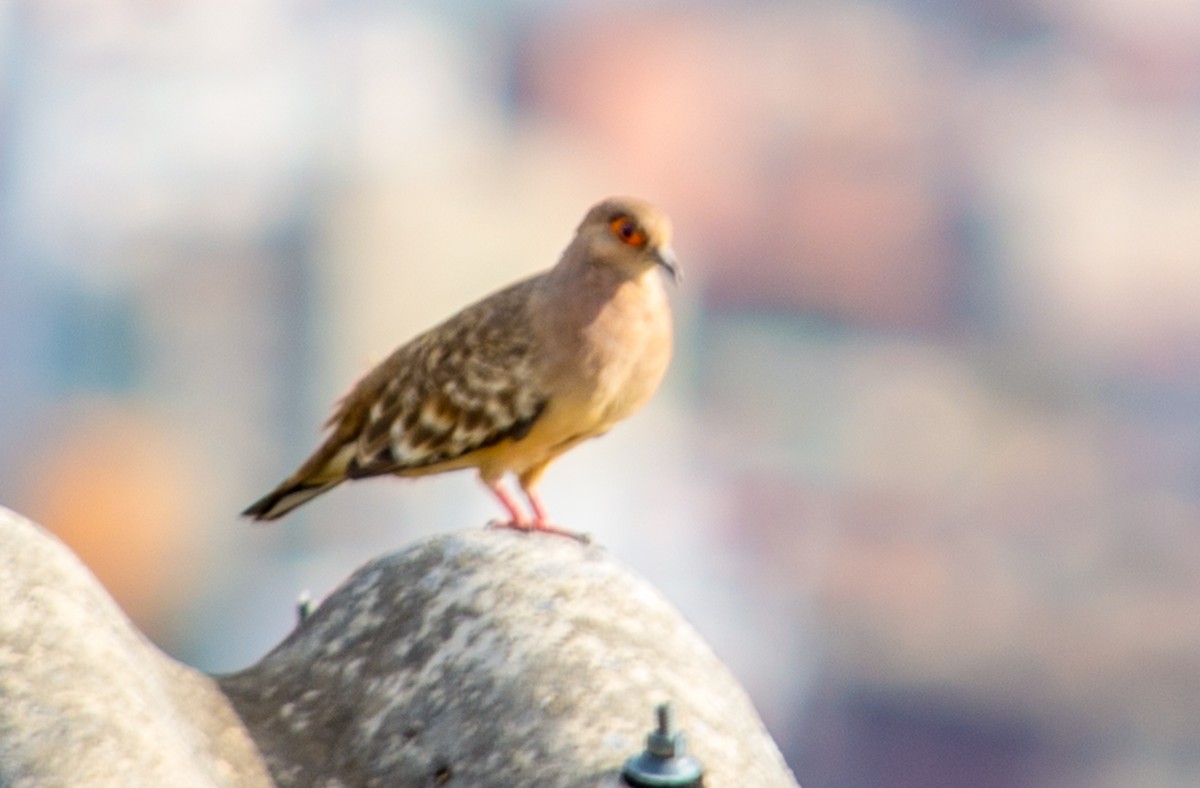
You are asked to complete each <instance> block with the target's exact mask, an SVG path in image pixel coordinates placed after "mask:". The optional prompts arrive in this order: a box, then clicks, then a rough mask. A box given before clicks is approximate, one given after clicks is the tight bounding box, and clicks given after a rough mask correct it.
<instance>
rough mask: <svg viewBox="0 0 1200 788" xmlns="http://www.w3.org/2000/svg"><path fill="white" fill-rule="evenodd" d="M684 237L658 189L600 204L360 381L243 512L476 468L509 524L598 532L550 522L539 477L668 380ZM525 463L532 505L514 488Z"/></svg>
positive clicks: (280, 510) (262, 512) (524, 482)
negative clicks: (520, 270) (312, 443)
mask: <svg viewBox="0 0 1200 788" xmlns="http://www.w3.org/2000/svg"><path fill="white" fill-rule="evenodd" d="M671 233H672V230H671V222H670V220H669V219H668V218H667V217H666V215H665V214H664V213H663V212H662V211H661V210H659V209H658V208H657V207H655V206H654V205H653V204H651V203H649V202H646V201H644V200H641V199H637V198H633V197H610V198H608V199H605V200H602V201H601V202H599V203H597V204H595V205H594V206H592V207H591V208H590V209H589V210H588V211H587V213H586V215H585V216H584V218H583V220H582V221H581V222H580V223H579V225H578V227H577V228H576V231H575V235H574V237H573V238H572V240H571V241H570V243H569V244H568V245H567V247H566V248H565V250H564V251H563V252H562V255H561V256H560V257H559V259H558V262H557V263H556V264H555V265H554V266H553V267H551V268H549V269H547V270H545V271H542V272H541V273H538V274H534V275H532V276H529V277H527V278H525V279H522V280H519V281H517V282H515V283H514V284H511V285H509V286H507V287H505V288H503V289H501V290H498V291H496V292H494V293H492V294H491V295H489V296H487V297H485V298H483V299H481V300H479V301H476V302H475V303H473V304H471V305H469V306H467V307H465V308H464V309H462V310H461V311H460V312H458V313H457V314H455V315H453V316H452V317H450V318H448V319H447V320H445V321H444V322H442V323H440V324H438V325H436V326H434V327H433V328H431V329H429V330H428V331H426V332H424V333H422V334H419V335H418V336H416V337H415V338H413V339H412V340H410V341H409V342H408V343H406V344H403V345H401V346H400V347H398V348H396V349H395V350H394V351H393V352H392V353H391V355H389V356H388V357H387V358H385V359H384V360H383V361H382V362H380V363H379V364H378V365H377V366H376V367H374V368H373V369H371V370H370V371H369V372H367V374H366V375H364V376H363V377H362V378H361V379H359V381H358V382H357V383H356V384H355V385H354V386H353V387H352V388H351V389H350V391H349V393H347V394H346V395H345V396H344V397H343V398H342V399H341V400H340V401H339V402H337V403H336V405H335V406H334V409H333V413H332V415H331V416H330V417H329V419H328V421H327V422H326V423H325V430H326V431H327V432H328V435H327V437H326V438H325V440H324V442H323V443H321V445H320V447H319V448H317V450H316V451H315V452H313V454H312V455H311V456H310V457H309V458H308V459H307V460H306V461H305V462H304V463H302V464H301V465H300V467H299V468H298V469H297V470H296V471H295V473H293V474H292V475H291V476H289V477H288V478H287V479H285V480H284V481H282V482H281V483H280V484H279V485H278V486H277V487H275V489H273V490H272V491H271V492H269V493H267V494H266V495H265V496H263V497H262V498H260V499H259V500H258V501H256V502H255V503H253V504H251V505H250V506H249V507H248V508H247V509H246V510H245V511H244V512H243V513H242V514H243V515H245V516H247V517H250V518H253V519H255V520H275V519H278V518H280V517H282V516H283V515H285V514H287V513H288V512H290V511H292V510H293V509H295V508H296V507H298V506H300V505H302V504H304V503H307V502H308V501H310V500H312V499H313V498H315V497H316V496H318V495H321V494H323V493H325V492H328V491H329V490H331V489H333V488H334V487H337V486H338V485H340V484H341V483H342V482H345V481H352V480H358V479H365V478H368V477H374V476H387V475H392V476H400V477H415V476H425V475H429V474H435V473H443V472H446V471H454V470H460V469H468V468H474V469H476V470H477V472H478V474H479V478H480V480H481V481H482V482H483V484H484V485H485V486H486V487H487V488H488V489H489V490H490V491H491V492H492V494H493V495H495V497H496V499H497V500H498V501H499V503H500V505H501V507H502V508H503V509H504V512H505V515H506V516H507V519H506V520H500V521H494V522H493V523H492V524H493V525H498V526H504V527H509V528H514V529H517V530H520V531H526V532H547V533H554V534H561V535H564V536H572V537H576V538H582V536H581V535H580V534H578V533H575V532H574V531H570V530H568V529H565V528H562V527H560V526H558V525H555V524H553V523H552V522H551V521H550V519H549V517H548V515H547V513H546V508H545V505H544V504H543V502H542V500H541V497H540V495H539V493H538V483H539V482H540V480H541V478H542V474H543V473H544V472H545V470H546V468H547V466H549V464H550V463H551V462H552V461H554V460H555V459H556V458H557V457H559V456H560V455H562V454H563V453H564V452H566V451H568V450H569V449H572V448H574V447H575V446H577V445H579V444H580V443H583V442H584V441H587V440H589V439H591V438H595V437H598V436H600V435H603V434H604V433H605V432H607V431H608V430H609V429H610V428H612V427H613V426H614V425H615V424H617V423H618V422H620V421H622V420H624V419H625V418H627V417H628V416H630V415H632V414H633V413H634V412H635V411H637V410H638V409H640V408H641V407H642V406H643V405H645V404H646V402H647V401H648V400H649V399H650V398H651V397H652V396H653V394H654V392H655V391H656V390H657V389H658V386H659V384H660V383H661V381H662V379H663V376H664V375H665V373H666V371H667V367H668V365H669V363H670V359H671V353H672V344H673V327H672V318H671V310H670V305H669V302H668V296H667V290H666V287H665V281H666V280H667V279H669V280H671V281H672V282H677V281H679V279H680V276H681V269H680V266H679V263H678V261H677V259H676V256H675V252H674V250H673V249H672V246H671ZM664 274H665V276H664ZM510 475H511V476H513V477H515V479H516V483H517V486H518V487H519V489H520V491H521V492H522V493H523V495H524V497H525V500H526V502H527V503H528V511H525V510H523V508H522V506H521V505H520V504H519V502H518V500H517V498H516V497H514V495H513V494H512V493H511V492H510V491H509V489H507V488H506V487H505V485H504V482H505V479H506V477H508V476H510Z"/></svg>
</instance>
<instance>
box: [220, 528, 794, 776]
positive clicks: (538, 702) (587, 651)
mask: <svg viewBox="0 0 1200 788" xmlns="http://www.w3.org/2000/svg"><path fill="white" fill-rule="evenodd" d="M220 682H221V684H222V686H223V687H224V689H225V691H226V692H227V694H228V695H229V697H230V698H231V699H232V701H233V703H234V705H235V707H236V708H237V710H238V712H239V713H240V714H241V715H242V718H243V719H244V721H245V722H246V725H247V726H248V727H249V729H250V731H251V734H252V735H253V736H254V737H255V739H256V741H257V742H258V745H259V749H260V751H261V752H262V753H263V755H264V756H265V757H266V759H267V762H268V764H269V766H270V769H271V772H272V774H273V775H274V777H275V779H276V780H277V781H278V782H279V784H280V785H284V786H328V787H332V786H372V785H376V786H423V785H430V786H435V785H460V786H472V787H473V788H474V787H475V786H505V787H508V786H534V785H536V786H542V787H544V788H548V787H550V786H596V785H601V786H616V785H619V784H620V782H619V776H618V775H619V771H620V767H621V765H622V764H623V763H624V761H625V759H626V758H627V757H628V756H630V755H632V754H634V753H636V752H638V751H640V750H641V748H642V746H643V742H644V739H645V734H646V732H647V730H648V728H649V727H650V726H651V723H652V721H653V708H654V706H655V704H657V703H659V702H661V701H663V700H666V699H671V700H673V701H674V703H675V705H676V709H677V714H678V719H679V724H680V726H681V727H682V728H683V729H684V730H685V731H686V734H687V737H688V742H689V751H690V752H691V753H692V754H693V755H695V756H697V757H698V758H699V759H700V760H701V761H703V763H704V764H705V767H706V775H705V781H704V784H705V786H707V788H724V787H726V786H729V787H732V786H755V787H756V788H773V787H774V786H794V785H795V784H796V783H795V780H794V779H793V777H792V776H791V774H790V772H789V771H788V769H787V767H786V766H785V764H784V762H783V760H782V758H781V757H780V755H779V752H778V750H777V749H776V747H775V744H774V742H773V741H772V740H771V739H770V737H769V736H768V735H767V733H766V731H765V729H764V728H763V725H762V722H761V720H760V719H759V717H758V715H757V713H756V712H755V710H754V709H753V707H752V706H751V704H750V702H749V700H748V699H747V697H746V695H745V693H744V692H743V690H742V689H741V687H740V686H739V685H738V684H737V682H736V681H735V680H734V679H733V677H732V676H731V675H730V674H729V672H728V670H727V669H726V668H725V667H724V665H722V664H721V662H720V661H719V660H717V658H716V657H715V656H714V655H713V653H712V652H711V651H710V649H709V648H708V647H707V646H706V645H705V644H704V643H703V641H701V639H700V638H699V636H698V635H697V634H696V633H695V631H694V630H693V629H692V628H691V627H690V626H689V625H688V624H687V623H686V622H685V621H683V619H682V618H681V617H680V616H679V614H678V613H677V612H676V611H675V610H674V609H673V608H672V607H671V605H670V604H668V603H667V602H666V600H665V599H664V598H663V597H662V596H661V595H660V594H659V593H658V592H657V591H656V590H655V589H653V588H652V587H651V586H650V585H648V584H647V583H646V582H644V581H642V580H640V579H639V578H637V577H636V576H634V575H632V574H631V573H630V572H629V571H628V570H626V569H624V568H623V567H622V566H620V565H619V564H618V563H616V562H615V561H613V560H612V559H611V558H609V557H608V555H607V554H606V553H605V552H604V550H602V549H601V548H599V547H594V546H584V545H581V544H578V543H576V542H573V541H571V540H569V539H564V538H562V537H555V536H545V535H526V534H519V533H515V532H509V531H471V532H467V533H459V534H452V535H448V536H442V537H437V538H434V539H431V540H429V541H427V542H424V543H422V544H419V545H417V546H416V547H414V548H412V549H409V550H406V551H404V552H401V553H397V554H394V555H390V556H386V557H384V558H380V559H378V560H376V561H374V562H372V563H370V564H368V565H367V566H365V567H363V568H362V569H361V570H359V571H358V572H357V573H355V575H354V576H353V577H351V578H350V580H348V581H347V582H346V583H345V584H344V585H343V586H342V587H341V588H340V589H339V590H337V591H336V592H334V593H333V594H332V595H331V596H330V597H329V599H327V600H326V601H325V602H324V603H323V604H322V605H321V607H320V608H319V609H318V610H317V611H316V612H315V613H314V614H313V615H312V617H311V618H309V619H308V620H307V621H306V622H305V623H304V624H303V625H301V626H300V627H299V628H298V630H297V631H296V632H294V633H292V635H291V636H290V637H288V638H287V639H286V640H285V641H284V642H283V643H282V644H281V645H280V646H279V647H278V648H276V649H275V650H274V651H273V652H272V653H270V654H269V655H267V656H266V657H265V658H264V659H263V660H261V661H260V662H259V663H258V664H257V665H255V666H253V667H251V668H249V669H248V670H245V671H243V672H241V673H237V674H233V675H229V676H225V677H223V678H221V679H220Z"/></svg>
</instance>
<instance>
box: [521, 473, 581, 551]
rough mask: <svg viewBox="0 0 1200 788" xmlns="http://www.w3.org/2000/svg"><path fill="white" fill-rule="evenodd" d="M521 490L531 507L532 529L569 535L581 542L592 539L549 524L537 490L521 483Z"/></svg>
mask: <svg viewBox="0 0 1200 788" xmlns="http://www.w3.org/2000/svg"><path fill="white" fill-rule="evenodd" d="M521 490H522V491H523V492H524V493H525V497H526V498H528V499H529V506H530V507H531V508H532V509H533V523H532V524H531V526H532V528H533V530H535V531H544V532H545V533H550V534H558V535H559V536H569V537H571V538H572V539H578V540H579V541H581V542H590V541H592V539H591V537H590V536H588V535H587V534H581V533H577V532H575V531H568V530H567V529H566V528H559V527H558V526H557V525H551V524H550V522H549V518H548V517H547V516H546V507H545V505H544V504H543V503H542V498H541V496H540V495H538V494H537V490H536V489H535V488H534V487H532V486H529V487H526V486H525V485H521Z"/></svg>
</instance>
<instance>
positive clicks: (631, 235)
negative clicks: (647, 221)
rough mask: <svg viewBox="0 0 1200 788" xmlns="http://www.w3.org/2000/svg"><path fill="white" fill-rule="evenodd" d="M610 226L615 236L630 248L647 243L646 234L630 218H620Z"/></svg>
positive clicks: (614, 220)
mask: <svg viewBox="0 0 1200 788" xmlns="http://www.w3.org/2000/svg"><path fill="white" fill-rule="evenodd" d="M608 226H609V229H611V230H612V233H613V235H615V236H617V237H618V238H620V239H621V242H622V243H625V244H628V245H629V246H642V245H643V244H645V243H646V234H645V233H644V232H642V230H641V229H640V228H639V227H638V226H637V223H636V222H635V221H633V219H630V218H629V217H628V216H618V217H617V218H616V219H613V220H612V221H611V222H609V224H608Z"/></svg>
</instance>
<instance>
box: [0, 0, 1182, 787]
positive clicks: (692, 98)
mask: <svg viewBox="0 0 1200 788" xmlns="http://www.w3.org/2000/svg"><path fill="white" fill-rule="evenodd" d="M611 193H630V194H636V195H639V196H643V197H646V198H648V199H651V200H653V201H655V202H657V203H659V204H660V205H661V206H662V207H663V208H664V209H666V210H667V212H668V213H669V214H670V215H671V216H672V217H673V218H674V221H675V226H676V244H675V245H676V249H677V251H678V253H679V255H680V258H681V260H682V261H683V263H684V266H685V269H686V272H687V278H686V279H685V281H684V282H683V284H682V285H681V286H680V287H678V288H675V290H674V292H673V296H672V297H673V299H674V304H675V307H676V316H677V324H678V328H679V337H680V341H679V348H678V354H677V357H676V361H675V364H674V366H673V368H672V371H671V373H670V376H669V378H668V380H667V382H666V384H665V386H664V389H663V390H662V391H661V392H660V394H659V395H658V397H657V398H656V399H655V401H654V402H653V403H652V404H651V405H650V406H649V407H648V408H647V409H646V410H645V411H643V412H642V413H640V414H639V415H637V416H636V417H634V418H633V419H632V420H630V421H629V422H627V423H626V424H625V425H623V426H621V427H619V428H618V429H616V430H614V431H613V432H612V433H610V434H609V435H608V436H606V437H605V438H604V439H603V440H600V441H595V442H592V443H590V444H588V445H585V446H583V447H581V448H579V449H577V450H576V451H574V452H573V453H571V454H569V455H567V456H566V457H565V458H564V459H563V460H562V461H561V462H559V463H558V464H557V465H555V466H554V467H552V468H551V470H550V471H549V473H548V474H547V477H546V480H545V484H544V494H545V497H546V500H547V504H548V506H549V507H550V509H551V511H552V512H554V513H555V514H556V516H557V519H558V520H559V521H560V522H561V523H562V524H564V525H567V526H569V527H571V528H575V529H578V530H584V531H591V532H592V533H593V534H594V535H595V536H596V538H597V540H598V541H599V542H600V543H601V544H603V545H605V546H606V547H607V548H608V549H609V550H610V551H611V552H612V553H613V554H614V555H615V556H616V557H617V558H619V559H620V560H621V561H623V562H625V563H626V564H629V565H631V566H632V567H634V568H635V569H636V570H637V571H639V572H641V573H642V574H644V575H646V576H647V577H649V578H650V579H651V580H652V581H653V582H654V583H656V584H657V585H658V586H659V587H660V588H661V589H663V591H664V593H666V594H667V596H668V597H669V598H670V599H671V600H672V601H673V602H674V603H675V604H676V605H678V606H679V607H680V608H681V609H682V610H683V611H684V613H685V614H686V615H687V616H688V618H689V619H690V620H691V621H693V622H694V624H695V625H696V627H697V628H698V629H699V630H700V631H701V632H702V634H703V635H704V636H705V637H706V638H707V639H708V641H709V642H710V643H711V644H712V645H713V647H714V648H715V649H716V651H717V652H718V653H719V654H720V656H721V657H722V658H724V659H725V661H726V662H728V663H729V664H730V666H731V667H732V668H733V669H734V671H735V672H736V673H737V674H738V676H739V677H740V678H741V680H742V681H743V682H744V684H745V685H746V687H747V688H748V689H749V691H750V692H751V694H752V695H753V697H754V699H755V702H756V704H757V705H758V708H759V709H760V711H761V712H762V714H763V716H764V718H765V719H766V721H767V723H768V725H769V727H770V729H771V731H772V733H773V734H774V736H775V738H776V740H777V741H778V742H779V745H780V747H781V748H782V750H783V751H784V753H785V755H786V757H787V758H788V760H789V762H790V763H791V765H792V767H793V769H794V770H795V772H796V775H797V777H798V778H799V780H800V781H801V783H802V784H803V785H804V786H805V787H806V788H860V787H866V788H869V787H871V786H881V787H882V786H888V787H890V788H894V787H900V788H906V787H907V786H914V787H915V786H957V785H970V786H973V788H989V787H992V786H995V787H996V788H1003V787H1006V786H1067V787H1068V788H1071V787H1074V786H1080V787H1083V786H1088V787H1089V788H1091V787H1093V786H1099V787H1101V788H1107V787H1109V786H1111V787H1112V788H1118V787H1120V788H1126V787H1128V786H1194V785H1195V784H1196V781H1197V779H1198V777H1197V775H1200V4H1197V3H1195V2H1194V1H1193V0H1099V1H1097V0H972V1H971V2H950V0H880V1H879V2H871V3H868V2H858V1H857V0H827V1H822V2H732V1H729V2H717V1H715V0H714V1H712V2H690V3H684V2H659V3H648V4H640V3H602V2H599V1H598V0H595V1H592V2H585V1H584V0H575V1H574V2H548V1H545V0H542V1H540V2H539V1H538V0H509V1H508V2H494V1H489V2H483V1H482V0H474V1H472V0H451V1H447V0H442V1H441V2H399V0H392V1H391V2H387V1H385V0H350V1H349V2H331V1H330V0H0V502H3V503H4V504H5V505H7V506H10V507H12V508H14V509H17V510H18V511H20V512H22V513H23V514H25V515H27V516H29V517H31V518H34V519H36V520H38V521H40V522H42V523H44V524H45V525H46V526H48V527H49V528H51V529H53V530H54V531H55V532H57V533H58V534H60V535H61V536H62V538H64V539H65V540H66V541H67V542H69V543H70V544H71V545H72V546H73V547H74V548H75V550H76V551H77V552H78V553H79V554H80V555H81V556H83V557H84V558H85V560H86V561H87V562H88V563H89V564H90V565H91V567H92V568H93V570H94V571H95V572H96V573H97V575H98V576H99V577H100V578H101V579H102V580H103V582H104V583H105V584H106V585H107V586H108V587H109V588H110V589H111V591H112V592H113V594H114V595H115V596H116V597H117V599H118V600H119V601H120V602H121V604H122V605H123V606H124V608H125V609H126V610H127V611H128V612H129V614H130V615H131V616H132V617H133V618H134V619H135V620H136V621H137V623H138V624H139V625H140V626H141V627H142V628H143V629H144V630H145V631H146V632H148V633H149V635H150V636H151V637H152V638H153V639H154V640H155V641H156V642H157V643H159V644H160V645H161V646H162V647H163V648H165V649H166V650H167V651H168V652H170V653H171V654H173V655H175V656H177V657H178V658H180V659H182V660H185V661H187V662H189V663H190V664H193V665H195V666H198V667H200V668H202V669H205V670H209V671H226V670H233V669H237V668H239V667H242V666H245V665H247V664H249V663H251V662H253V661H254V660H256V659H257V658H258V657H260V656H261V655H262V654H264V653H265V652H266V651H267V650H268V649H269V648H270V647H272V646H273V645H274V644H275V643H277V642H278V641H279V640H280V639H281V638H282V637H283V636H284V635H285V634H286V633H287V632H288V630H289V629H290V628H291V626H292V624H293V620H294V612H293V609H294V601H295V598H296V596H297V594H298V593H299V592H300V591H301V590H302V589H309V590H311V592H312V593H313V595H314V596H316V597H317V598H320V597H323V596H325V595H326V594H328V593H329V592H330V591H331V590H332V589H333V588H334V587H335V586H336V585H337V584H338V583H339V582H340V581H341V580H342V579H344V578H345V577H346V576H347V575H348V574H349V573H350V572H351V571H352V570H353V569H354V568H355V567H357V566H358V565H360V564H361V563H363V562H364V561H366V560H368V559H369V558H371V557H373V556H375V555H378V554H379V553H381V552H384V551H390V550H394V549H398V548H402V547H403V546H405V545H407V544H410V543H411V542H413V541H414V540H416V539H419V538H422V537H424V536H427V535H430V534H434V533H441V532H446V531H451V530H456V529H463V528H476V527H480V526H482V525H483V523H485V522H486V521H487V520H489V519H491V518H493V517H495V516H497V515H498V514H499V512H498V509H497V507H496V505H495V503H494V502H493V501H492V500H491V498H490V496H488V494H487V493H486V492H485V491H484V490H483V489H482V488H480V487H479V486H478V484H477V482H476V481H475V479H474V478H473V476H472V475H471V474H469V473H467V474H451V475H448V476H443V477H438V478H434V479H423V480H418V481H390V480H377V481H372V482H370V483H364V484H356V485H353V486H352V487H343V488H341V489H339V490H337V491H335V492H334V493H332V494H330V495H328V496H326V497H323V498H321V499H319V500H318V501H316V502H314V503H312V504H311V505H309V506H307V507H305V508H304V509H302V510H300V511H299V512H297V513H296V514H295V515H293V516H291V517H289V518H288V519H287V520H285V521H283V522H282V523H279V524H276V525H273V526H267V527H264V526H254V527H252V526H250V525H249V524H248V523H247V522H245V521H243V520H240V519H239V518H238V517H237V513H238V512H239V511H240V510H241V509H242V508H243V507H245V506H246V505H247V504H249V503H250V502H251V501H252V500H254V499H255V498H257V497H258V496H259V495H260V494H262V493H264V492H265V491H267V490H268V489H269V488H270V487H272V486H273V485H274V484H275V483H276V482H277V481H279V479H281V478H282V477H283V476H285V475H286V474H287V473H290V472H291V471H292V470H293V468H294V467H295V466H296V465H297V464H298V463H299V461H300V460H302V459H303V458H304V457H305V456H306V455H307V453H308V452H309V451H310V450H311V449H312V448H313V447H314V446H315V445H316V442H317V440H318V430H319V425H320V423H321V422H322V420H323V419H324V417H325V415H326V414H327V409H328V407H329V406H330V404H331V403H332V402H333V400H334V399H335V398H336V397H337V396H338V395H340V394H341V393H342V392H344V391H345V390H346V389H347V387H348V386H349V385H350V384H351V383H352V382H353V380H354V379H355V378H356V377H357V376H358V375H360V374H361V373H362V372H364V371H365V370H366V369H367V368H368V367H369V366H370V365H371V364H372V363H373V362H375V361H378V360H379V359H381V358H382V357H383V356H384V355H386V354H387V353H388V352H389V351H390V350H391V348H392V347H394V346H395V345H396V344H398V343H399V342H401V341H403V340H406V339H408V338H409V337H411V336H412V335H413V334H415V333H416V332H418V331H420V330H422V329H424V328H426V327H428V326H429V325H431V324H433V323H434V322H436V321H437V320H440V319H441V318H443V317H445V316H447V315H448V314H450V313H451V312H452V311H454V310H455V309H457V308H458V307H460V306H462V305H464V304H465V303H467V302H468V301H471V300H473V299H475V298H477V297H479V296H481V295H483V294H485V293H487V292H489V291H490V290H491V289H493V288H495V287H497V286H499V285H501V284H504V283H506V282H508V281H510V280H512V279H514V278H516V277H518V276H522V275H525V274H528V273H531V272H533V271H536V270H539V269H541V268H544V267H546V266H548V265H550V264H551V263H552V262H553V261H554V259H555V257H556V255H557V254H558V252H559V251H560V250H561V249H562V247H563V246H564V245H565V244H566V243H567V241H568V240H569V238H570V236H571V233H572V231H573V228H574V226H575V224H576V223H577V222H578V220H579V219H580V218H581V216H582V214H583V212H584V211H585V210H586V208H587V207H588V206H589V205H590V204H591V203H592V202H594V201H596V200H597V199H599V198H601V197H603V196H605V195H607V194H611Z"/></svg>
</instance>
